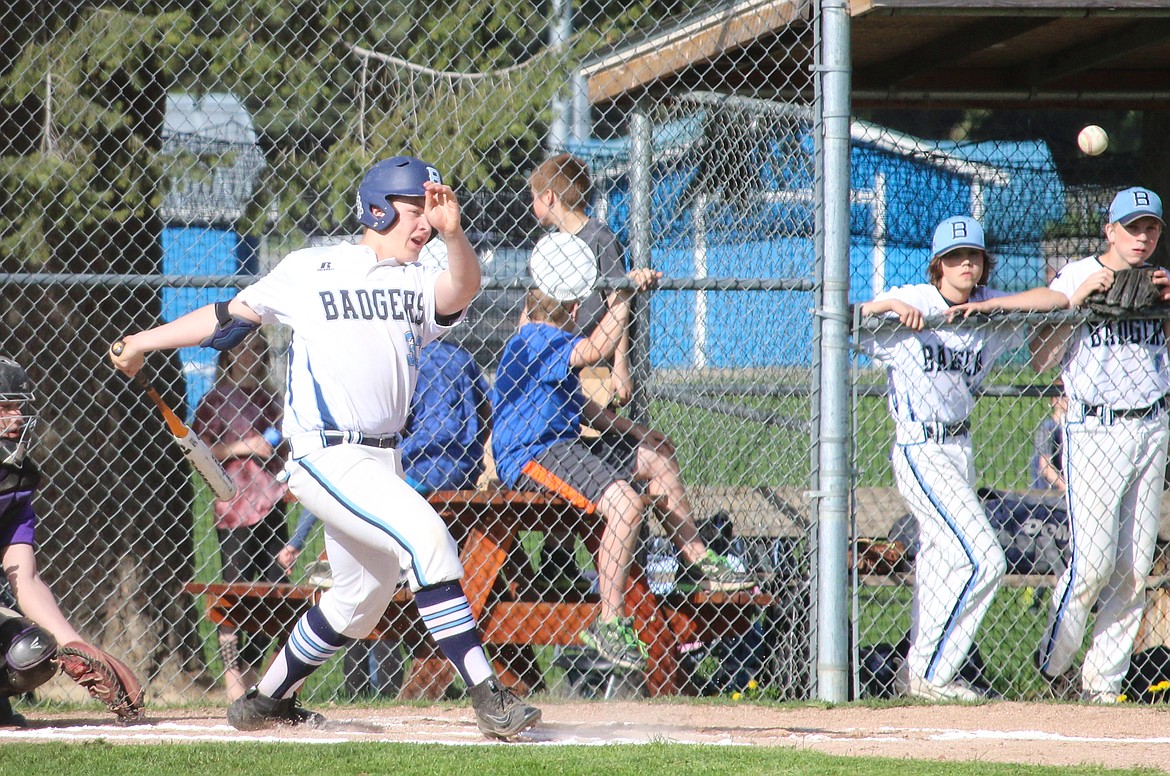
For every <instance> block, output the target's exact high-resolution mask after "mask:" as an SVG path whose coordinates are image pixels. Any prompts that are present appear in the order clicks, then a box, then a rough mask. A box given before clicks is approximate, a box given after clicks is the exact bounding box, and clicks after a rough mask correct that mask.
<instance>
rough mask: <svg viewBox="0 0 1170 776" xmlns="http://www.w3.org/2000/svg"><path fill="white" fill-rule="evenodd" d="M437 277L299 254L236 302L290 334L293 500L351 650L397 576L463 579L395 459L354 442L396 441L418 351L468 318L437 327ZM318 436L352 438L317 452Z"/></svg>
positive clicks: (325, 252)
mask: <svg viewBox="0 0 1170 776" xmlns="http://www.w3.org/2000/svg"><path fill="white" fill-rule="evenodd" d="M441 272H442V271H441V270H440V269H438V268H437V267H434V266H427V267H424V266H419V265H418V264H400V263H399V262H397V261H394V260H387V261H378V259H377V256H376V255H375V253H374V251H373V250H372V249H370V248H368V247H365V246H362V245H353V244H349V243H345V244H342V245H334V246H329V247H325V248H310V249H306V250H301V251H294V252H293V253H290V254H289V255H288V256H287V257H286V258H285V259H284V260H283V261H282V262H281V263H280V264H278V265H277V266H276V267H275V268H274V269H273V270H272V272H270V273H269V274H268V275H266V276H265V277H264V278H262V279H261V280H259V281H257V282H256V283H255V284H254V285H251V286H249V287H247V288H245V289H244V290H243V291H241V292H240V293H239V295H238V297H237V298H238V299H239V300H240V301H242V302H244V303H245V304H247V305H248V306H249V307H250V308H252V309H253V310H255V311H256V312H257V313H258V314H259V315H260V317H261V319H262V320H263V321H264V322H265V323H286V324H289V325H291V326H292V327H293V338H292V345H291V347H290V350H289V359H288V361H289V363H288V386H287V391H286V394H285V411H284V435H285V436H286V437H287V438H289V440H290V442H291V444H292V449H293V459H292V460H290V461H289V463H288V469H289V481H288V483H289V489H290V490H291V491H292V492H293V494H294V495H295V496H296V497H297V499H298V500H299V501H300V502H301V503H302V504H303V505H304V506H305V508H306V509H308V510H309V511H310V512H312V513H313V514H314V515H316V516H317V517H319V518H320V519H321V522H322V523H323V524H324V526H325V547H326V552H327V554H328V557H329V564H330V568H331V570H332V572H333V587H331V588H330V589H329V590H327V591H326V592H325V593H324V594H323V595H322V596H321V600H320V604H319V606H320V609H321V612H322V613H323V614H324V616H325V618H326V620H327V621H328V622H329V625H330V627H332V628H333V629H334V630H335V631H336V632H337V633H340V634H342V635H345V636H349V637H352V638H361V637H363V636H365V635H366V634H368V633H369V632H370V630H371V629H372V628H373V627H374V625H375V624H376V623H377V622H378V620H379V618H380V617H381V616H382V613H383V612H385V611H386V606H387V605H388V604H389V601H390V599H391V597H393V595H394V590H395V588H396V586H397V585H398V582H399V580H400V577H401V576H402V575H405V577H406V579H407V580H408V581H409V583H410V585H411V587H412V588H413V589H415V590H417V589H418V588H420V587H425V586H428V585H432V584H436V583H439V582H444V581H447V580H453V579H458V578H459V577H460V576H461V575H462V574H463V566H462V564H461V563H460V562H459V548H458V546H457V545H456V544H455V540H454V539H452V538H451V534H450V533H449V531H448V530H447V526H446V524H445V523H444V522H443V520H442V518H441V517H439V515H438V514H436V513H435V510H434V509H433V508H432V507H431V505H430V504H429V503H428V502H427V500H426V499H425V498H424V497H423V496H421V495H419V494H418V493H417V492H415V490H414V489H413V488H412V487H411V486H410V485H408V484H406V482H405V481H404V480H403V476H402V458H401V453H400V451H399V450H397V449H393V448H380V447H374V446H370V445H368V444H364V443H362V444H359V443H358V435H359V434H360V435H370V436H371V437H373V436H380V435H386V434H396V433H399V432H400V431H401V430H402V427H403V425H404V424H405V422H406V417H407V413H408V412H409V409H410V399H411V396H412V395H413V393H414V387H415V383H416V382H417V378H418V356H419V350H420V349H421V348H422V347H423V346H424V345H426V344H427V343H429V342H431V341H432V340H434V339H436V338H437V337H438V336H439V335H440V334H442V333H443V332H444V331H445V330H446V329H448V328H450V326H452V325H454V324H455V323H457V322H458V321H459V320H461V319H462V317H463V313H460V314H459V315H456V316H451V319H450V320H445V321H444V322H443V323H439V322H436V320H435V281H436V280H437V279H438V277H439V276H440V274H441ZM322 431H342V432H354V434H353V436H354V438H353V439H350V438H349V437H348V436H347V437H346V438H345V439H346V442H347V443H345V444H332V443H331V444H329V445H325V444H324V442H325V437H324V435H323V434H322V433H321V432H322Z"/></svg>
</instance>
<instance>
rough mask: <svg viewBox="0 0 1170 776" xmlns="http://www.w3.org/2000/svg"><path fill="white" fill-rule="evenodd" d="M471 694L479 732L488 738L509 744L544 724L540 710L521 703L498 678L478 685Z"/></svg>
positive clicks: (469, 691) (486, 680) (470, 691)
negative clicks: (516, 737)
mask: <svg viewBox="0 0 1170 776" xmlns="http://www.w3.org/2000/svg"><path fill="white" fill-rule="evenodd" d="M468 694H469V695H470V696H471V707H472V708H473V709H475V721H476V723H477V724H478V725H479V730H480V732H481V733H483V734H484V735H485V736H487V737H488V738H498V739H500V740H501V741H507V740H508V739H510V738H512V737H513V736H517V735H519V734H520V733H522V732H524V731H525V730H527V729H528V728H530V727H533V726H534V725H536V723H537V722H540V709H538V708H536V707H535V706H529V705H528V704H527V703H525V702H524V701H522V700H520V699H519V698H518V697H516V693H514V692H512V691H511V690H509V689H508V688H507V687H504V686H503V685H502V684H500V680H499V679H496V678H495V677H492V678H491V679H485V680H484V681H482V682H480V683H479V684H477V685H475V686H474V687H472V688H471V689H470V690H468Z"/></svg>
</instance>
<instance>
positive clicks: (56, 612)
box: [0, 356, 143, 727]
mask: <svg viewBox="0 0 1170 776" xmlns="http://www.w3.org/2000/svg"><path fill="white" fill-rule="evenodd" d="M32 399H33V393H32V383H31V381H30V380H29V377H28V374H27V373H26V372H25V371H24V369H22V368H21V366H20V365H19V364H17V363H16V362H15V361H13V360H12V359H10V358H7V357H4V356H0V565H2V566H3V569H4V576H5V577H6V578H7V581H8V585H9V587H10V588H11V589H12V593H13V595H14V596H15V598H16V605H17V606H18V607H19V608H20V611H21V612H23V616H22V614H21V613H19V612H16V611H13V610H12V609H5V608H2V607H0V726H5V727H14V726H16V727H19V726H23V725H24V724H25V720H24V717H22V716H21V715H20V714H17V713H15V712H14V711H13V710H12V705H11V703H10V702H9V700H8V699H9V698H10V697H11V696H13V695H20V694H23V693H26V692H29V691H31V690H34V689H36V688H37V687H39V686H40V685H42V684H44V683H45V682H47V681H49V679H51V678H52V677H53V676H54V675H55V674H56V673H57V671H58V669H60V670H61V671H63V672H64V673H66V674H68V675H69V677H70V678H71V679H73V680H74V681H75V682H77V683H78V684H80V685H81V686H82V687H84V688H85V689H86V690H87V691H89V694H90V695H92V696H93V697H94V698H97V699H98V700H99V701H101V702H102V703H104V704H105V705H106V706H107V707H108V708H109V709H110V711H112V712H113V713H114V714H116V715H117V716H118V720H119V721H120V722H131V721H134V720H138V719H140V718H141V717H142V712H143V704H142V687H141V685H140V684H139V682H138V679H137V678H135V676H134V673H133V672H132V671H131V670H130V669H129V668H127V667H126V666H125V665H124V664H123V663H122V662H121V661H119V660H117V659H116V658H113V657H111V656H110V655H107V654H106V653H105V652H103V651H102V650H100V649H98V648H97V647H94V646H92V645H91V644H88V643H86V641H85V639H83V638H82V637H81V635H80V634H79V633H78V632H77V631H76V630H75V629H74V628H73V626H72V625H70V624H69V621H68V620H66V619H65V615H64V614H62V613H61V608H60V607H59V606H58V605H57V599H56V598H55V597H54V596H53V592H52V591H51V590H50V589H49V586H48V585H47V584H45V581H44V580H43V579H41V576H40V574H38V573H37V562H36V555H35V554H34V552H33V533H34V529H35V528H36V522H37V517H36V513H35V512H34V511H33V506H32V499H33V494H34V493H35V492H36V489H37V486H38V485H39V484H40V471H39V470H38V469H37V467H36V465H35V464H34V463H33V462H32V461H31V460H29V459H28V458H27V454H28V449H29V447H30V445H31V443H32V433H33V426H34V425H35V423H36V416H35V415H33V414H32V410H31V407H30V404H31V403H32Z"/></svg>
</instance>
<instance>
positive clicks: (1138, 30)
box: [1020, 19, 1170, 87]
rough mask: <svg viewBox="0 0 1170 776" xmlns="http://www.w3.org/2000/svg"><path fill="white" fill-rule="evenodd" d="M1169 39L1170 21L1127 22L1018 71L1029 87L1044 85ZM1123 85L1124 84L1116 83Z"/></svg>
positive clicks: (1119, 85)
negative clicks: (1020, 71)
mask: <svg viewBox="0 0 1170 776" xmlns="http://www.w3.org/2000/svg"><path fill="white" fill-rule="evenodd" d="M1167 38H1170V21H1167V20H1163V19H1148V20H1146V21H1142V22H1137V23H1135V24H1132V25H1129V26H1127V27H1125V28H1124V29H1122V30H1120V31H1118V32H1115V33H1113V34H1112V35H1110V36H1108V37H1106V38H1102V39H1099V40H1096V41H1094V42H1092V43H1087V44H1086V43H1078V44H1076V45H1075V46H1072V47H1070V48H1068V49H1065V50H1064V51H1062V52H1060V53H1059V54H1058V55H1056V56H1053V57H1051V58H1049V59H1048V60H1047V61H1046V62H1043V63H1033V64H1032V65H1031V66H1029V67H1027V68H1025V70H1024V72H1022V73H1020V78H1021V81H1022V82H1023V83H1025V84H1027V85H1028V86H1043V85H1045V84H1049V83H1052V82H1053V81H1059V80H1060V79H1061V78H1065V77H1067V76H1070V75H1074V74H1076V73H1081V72H1084V71H1085V70H1090V69H1095V68H1097V67H1098V66H1100V65H1102V64H1104V63H1106V62H1110V61H1112V60H1114V59H1117V58H1118V57H1122V56H1126V55H1128V54H1131V53H1133V52H1134V51H1135V50H1137V49H1140V48H1143V47H1145V46H1150V45H1153V44H1155V43H1161V42H1162V41H1164V40H1166V39H1167ZM1117 86H1118V87H1123V86H1125V84H1117Z"/></svg>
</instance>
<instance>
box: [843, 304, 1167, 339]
mask: <svg viewBox="0 0 1170 776" xmlns="http://www.w3.org/2000/svg"><path fill="white" fill-rule="evenodd" d="M860 310H861V306H860V305H857V306H856V307H854V309H853V319H854V322H853V328H854V330H855V331H858V332H861V331H867V332H877V331H895V330H897V329H904V328H906V327H905V326H903V325H902V322H901V321H899V320H898V319H897V318H895V317H892V316H888V315H866V316H862V315H861V312H860ZM1151 319H1154V320H1157V319H1161V320H1167V319H1170V306H1167V307H1164V308H1159V309H1156V310H1139V311H1135V312H1130V313H1126V314H1125V315H1124V316H1121V317H1117V318H1115V317H1108V316H1103V315H1101V314H1100V313H1095V312H1092V311H1090V310H1084V309H1080V310H1053V311H1052V312H1046V313H1024V312H995V313H975V314H973V315H971V316H969V317H967V318H956V319H955V320H953V321H949V320H947V318H946V316H945V315H929V316H925V317H923V319H922V320H923V329H956V328H959V327H967V328H970V327H973V326H986V325H994V324H1003V323H1029V324H1033V325H1036V324H1045V323H1048V324H1081V323H1085V322H1087V321H1118V320H1144V321H1148V320H1151Z"/></svg>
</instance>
